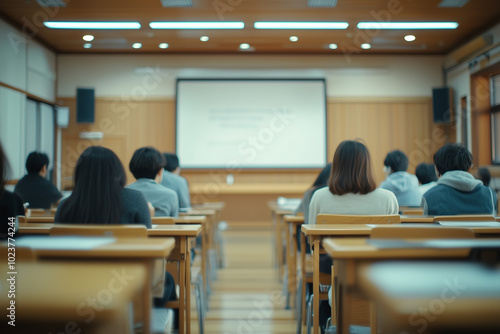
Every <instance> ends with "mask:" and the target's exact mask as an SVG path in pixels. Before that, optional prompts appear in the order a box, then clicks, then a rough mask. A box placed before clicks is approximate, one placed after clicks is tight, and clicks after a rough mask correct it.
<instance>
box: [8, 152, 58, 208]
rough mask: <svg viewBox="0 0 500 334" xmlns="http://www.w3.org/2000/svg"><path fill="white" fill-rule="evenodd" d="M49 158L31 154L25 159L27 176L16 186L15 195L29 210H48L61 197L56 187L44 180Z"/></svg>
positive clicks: (45, 155) (40, 154) (35, 153)
mask: <svg viewBox="0 0 500 334" xmlns="http://www.w3.org/2000/svg"><path fill="white" fill-rule="evenodd" d="M48 168H49V157H48V156H47V154H45V153H40V152H31V153H30V154H29V155H28V158H27V159H26V170H27V171H28V174H27V175H25V176H23V177H22V179H20V180H19V182H17V184H16V188H15V189H14V193H16V194H17V195H18V196H19V197H21V199H22V200H23V202H24V203H29V207H30V208H36V209H50V206H51V205H52V203H57V201H59V200H60V199H61V197H62V194H61V193H60V192H59V190H58V189H57V187H56V186H55V185H53V184H52V182H50V181H49V180H47V179H46V176H47V173H48Z"/></svg>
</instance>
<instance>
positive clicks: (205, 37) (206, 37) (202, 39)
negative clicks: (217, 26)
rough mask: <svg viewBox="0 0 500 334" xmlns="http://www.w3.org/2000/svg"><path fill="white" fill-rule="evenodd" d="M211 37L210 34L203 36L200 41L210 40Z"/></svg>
mask: <svg viewBox="0 0 500 334" xmlns="http://www.w3.org/2000/svg"><path fill="white" fill-rule="evenodd" d="M209 39H210V38H208V36H201V37H200V41H202V42H208V40H209Z"/></svg>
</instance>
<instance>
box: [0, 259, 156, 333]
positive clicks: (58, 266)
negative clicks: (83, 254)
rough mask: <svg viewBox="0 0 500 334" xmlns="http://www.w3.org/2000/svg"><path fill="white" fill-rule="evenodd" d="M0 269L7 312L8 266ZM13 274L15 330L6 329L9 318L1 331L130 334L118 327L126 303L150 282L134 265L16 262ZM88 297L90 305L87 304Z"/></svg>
mask: <svg viewBox="0 0 500 334" xmlns="http://www.w3.org/2000/svg"><path fill="white" fill-rule="evenodd" d="M0 267H1V268H2V269H1V273H0V277H1V278H0V279H1V281H2V284H0V307H1V308H2V309H3V310H6V308H7V307H9V303H10V299H8V291H9V289H8V285H7V284H3V282H7V281H6V280H7V278H8V277H10V275H8V272H11V271H12V270H8V267H7V262H3V264H2V265H1V266H0ZM15 271H16V272H17V274H16V275H15V276H16V280H15V286H16V292H15V299H12V300H15V320H16V321H15V324H16V326H15V327H13V328H10V329H8V327H10V326H8V325H7V321H10V319H9V318H6V319H3V321H2V323H1V325H0V328H1V329H2V332H3V333H9V330H11V331H12V330H14V329H15V330H14V331H12V332H19V333H23V332H24V333H27V332H31V333H40V332H45V333H49V332H53V333H59V332H61V331H64V330H67V329H68V328H72V330H71V331H72V332H74V333H76V332H77V331H81V332H85V333H92V332H94V330H95V329H97V330H99V329H100V330H102V329H103V328H102V327H106V328H108V327H109V326H110V325H112V326H111V328H108V329H107V330H106V333H120V332H121V333H124V332H125V331H127V330H128V332H131V330H132V329H131V328H128V329H127V328H123V325H124V324H127V323H129V321H128V316H129V314H128V311H129V308H128V306H129V303H130V302H131V301H132V299H133V297H134V296H136V295H137V294H139V293H140V291H141V289H142V288H143V286H144V284H149V282H148V281H147V280H146V276H147V273H146V269H145V268H144V267H143V266H141V265H138V264H117V263H114V262H95V263H74V262H68V261H64V262H59V261H56V262H48V263H40V262H19V261H17V263H16V268H15ZM123 273H125V275H126V277H125V278H126V279H123V277H124V276H123ZM90 298H93V299H94V301H95V304H90V303H89V299H90ZM94 305H95V306H94ZM75 311H76V312H75ZM113 325H114V326H113ZM117 327H118V328H117ZM120 327H121V328H120Z"/></svg>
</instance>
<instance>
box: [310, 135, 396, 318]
mask: <svg viewBox="0 0 500 334" xmlns="http://www.w3.org/2000/svg"><path fill="white" fill-rule="evenodd" d="M398 211H399V207H398V200H397V199H396V196H395V195H394V194H393V193H392V192H390V191H388V190H385V189H381V188H377V186H376V184H375V178H374V176H373V170H372V162H371V158H370V153H369V152H368V148H367V147H366V146H365V145H364V144H363V143H361V142H359V141H352V140H346V141H343V142H341V143H340V144H339V146H338V147H337V150H336V151H335V155H334V156H333V164H332V173H331V177H330V180H329V182H328V187H325V188H321V189H319V190H317V191H316V192H315V193H314V195H313V197H312V199H311V203H310V204H309V223H310V224H314V223H316V216H317V215H318V214H340V215H390V214H398ZM320 255H324V256H320V263H319V270H320V271H321V272H324V273H330V272H331V266H332V259H331V258H330V257H329V256H328V255H326V254H320ZM329 295H330V305H331V293H330V294H329ZM321 308H322V309H323V310H324V306H322V307H321ZM320 313H321V314H326V315H328V314H329V313H328V310H326V311H325V310H324V311H320ZM320 319H321V318H320ZM325 320H326V319H325ZM320 321H321V320H320ZM322 323H324V322H323V321H322Z"/></svg>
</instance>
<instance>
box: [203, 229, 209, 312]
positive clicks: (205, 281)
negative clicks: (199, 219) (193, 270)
mask: <svg viewBox="0 0 500 334" xmlns="http://www.w3.org/2000/svg"><path fill="white" fill-rule="evenodd" d="M208 231H209V229H208V226H202V233H203V234H202V238H201V272H202V273H203V291H204V294H205V296H203V297H204V299H203V300H204V301H205V305H203V307H204V308H205V310H208V292H209V286H208V285H209V284H210V283H209V281H210V279H209V278H210V273H209V271H208V265H207V261H208V259H209V258H208Z"/></svg>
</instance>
